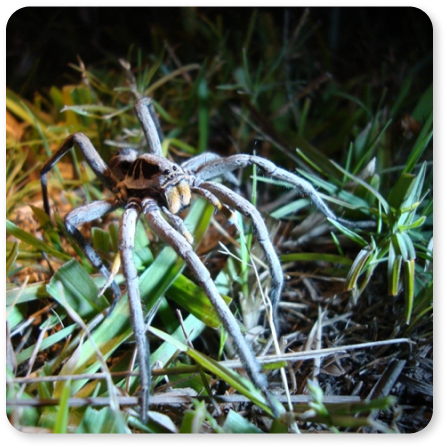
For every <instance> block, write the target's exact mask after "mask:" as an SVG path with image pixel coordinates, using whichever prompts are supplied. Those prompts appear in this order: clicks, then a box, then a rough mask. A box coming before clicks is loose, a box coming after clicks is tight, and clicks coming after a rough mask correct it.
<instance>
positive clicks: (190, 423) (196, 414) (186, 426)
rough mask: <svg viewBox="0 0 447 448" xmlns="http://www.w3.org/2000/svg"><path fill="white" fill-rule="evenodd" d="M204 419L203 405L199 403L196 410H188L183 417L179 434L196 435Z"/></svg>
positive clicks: (204, 410)
mask: <svg viewBox="0 0 447 448" xmlns="http://www.w3.org/2000/svg"><path fill="white" fill-rule="evenodd" d="M205 419H206V407H205V403H204V402H201V403H200V404H199V405H198V406H197V407H196V409H194V410H188V411H186V412H185V416H184V417H183V421H182V425H181V426H180V430H179V433H180V434H198V433H200V432H201V428H202V425H203V422H204V421H205Z"/></svg>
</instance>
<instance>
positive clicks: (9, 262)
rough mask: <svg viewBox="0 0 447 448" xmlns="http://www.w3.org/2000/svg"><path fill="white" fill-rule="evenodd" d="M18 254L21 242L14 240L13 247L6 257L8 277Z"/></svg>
mask: <svg viewBox="0 0 447 448" xmlns="http://www.w3.org/2000/svg"><path fill="white" fill-rule="evenodd" d="M17 255H19V243H18V242H17V241H14V244H13V246H12V249H11V250H10V252H9V254H8V256H7V257H6V277H9V275H10V273H11V270H12V268H13V267H14V264H15V262H16V260H17Z"/></svg>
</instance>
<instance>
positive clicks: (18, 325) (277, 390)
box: [6, 11, 433, 432]
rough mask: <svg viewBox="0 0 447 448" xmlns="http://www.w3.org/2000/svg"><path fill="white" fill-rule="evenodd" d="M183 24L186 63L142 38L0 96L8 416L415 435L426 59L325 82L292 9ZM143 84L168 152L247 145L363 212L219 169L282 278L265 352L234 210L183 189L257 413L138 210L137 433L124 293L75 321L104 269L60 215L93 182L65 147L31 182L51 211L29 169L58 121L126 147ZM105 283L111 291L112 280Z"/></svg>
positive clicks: (203, 304)
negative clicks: (233, 325)
mask: <svg viewBox="0 0 447 448" xmlns="http://www.w3.org/2000/svg"><path fill="white" fill-rule="evenodd" d="M196 19H197V23H196V29H195V35H194V38H195V39H196V41H197V42H200V45H199V46H200V48H201V53H200V56H196V57H191V58H190V59H188V60H183V59H182V56H183V55H179V54H177V53H176V48H174V47H170V46H169V44H166V45H164V46H163V45H162V44H161V43H159V51H157V52H154V53H151V54H146V53H145V52H143V51H142V50H141V49H136V48H131V49H130V50H129V53H128V55H127V57H126V58H123V59H121V60H120V61H118V59H117V60H116V63H115V64H114V65H107V66H104V65H101V64H97V65H95V64H93V65H92V66H89V67H85V66H84V64H83V62H82V59H79V60H78V61H73V64H72V70H73V73H74V74H75V75H76V76H73V77H74V78H77V82H76V83H72V84H69V85H64V86H62V87H56V86H54V87H52V88H51V89H49V90H48V91H45V92H41V93H36V95H35V97H34V100H33V101H28V100H25V99H24V98H22V97H20V96H19V95H18V94H16V93H15V92H13V91H12V90H7V118H8V121H7V166H6V172H7V179H6V212H7V226H6V227H7V242H6V259H7V277H8V284H7V292H6V296H7V317H8V350H7V355H8V359H7V360H8V381H7V397H8V400H10V401H9V403H8V404H9V405H8V416H9V418H10V421H11V422H12V423H13V424H14V426H16V427H17V428H19V429H22V430H28V431H29V430H31V431H33V430H37V427H39V430H43V429H44V428H45V429H46V430H48V431H54V432H67V431H68V432H129V431H139V432H297V431H300V432H324V431H333V432H343V431H348V432H357V431H360V432H376V431H380V432H388V431H390V432H415V431H418V430H420V429H422V428H423V427H425V426H426V425H427V424H428V422H429V420H430V418H431V412H432V393H433V392H432V386H431V384H432V342H433V339H432V337H433V329H432V313H433V311H432V307H433V303H432V299H433V275H432V261H433V239H432V235H433V228H432V225H433V195H432V177H433V164H432V159H433V156H432V123H433V112H432V103H433V89H432V85H431V80H428V81H427V80H425V78H423V77H421V76H420V70H421V67H424V65H426V64H431V60H430V59H429V58H428V59H427V58H423V59H421V60H420V61H417V62H415V63H414V64H413V65H409V64H408V62H407V61H402V62H399V61H397V62H396V63H395V64H384V65H383V66H382V67H380V68H378V69H377V70H376V71H374V72H372V73H371V72H365V73H364V74H362V75H361V76H356V77H352V78H346V77H345V78H344V79H343V80H342V81H340V80H339V79H337V78H336V77H334V76H332V75H331V73H330V72H329V70H328V69H329V68H330V67H325V66H324V64H323V63H322V58H320V54H318V55H317V54H315V53H312V52H310V51H309V50H308V47H309V46H310V43H311V42H312V40H313V39H317V38H318V32H317V31H316V29H315V27H314V26H313V24H312V21H311V18H309V16H308V13H307V12H304V13H303V14H302V15H301V16H300V17H299V20H298V19H297V20H296V23H294V26H293V27H292V26H291V27H290V30H289V33H284V32H282V31H280V30H279V29H277V28H275V26H274V25H273V23H272V21H271V18H270V17H269V15H268V14H267V13H263V12H262V11H254V12H253V13H252V15H251V16H250V19H249V22H248V24H247V31H246V34H245V36H244V39H243V45H240V46H237V45H236V44H235V42H233V41H232V40H231V39H230V38H228V35H227V34H226V33H225V31H224V29H225V28H224V27H223V25H222V23H221V22H219V21H218V20H217V21H215V22H213V21H212V20H210V19H209V18H207V17H206V16H198V17H196ZM154 39H155V37H154ZM321 45H323V44H321ZM155 47H156V46H155ZM260 48H262V49H263V51H262V54H261V53H260ZM322 50H324V51H325V52H327V53H329V49H328V48H323V49H322ZM324 51H322V53H324ZM183 57H185V56H183ZM81 58H82V55H81ZM399 64H400V65H399ZM142 96H151V97H152V98H153V100H154V103H155V107H156V110H157V113H158V114H159V117H160V120H161V122H162V127H163V131H164V134H165V140H164V142H163V150H164V153H165V155H167V156H168V157H172V158H173V159H175V160H179V161H180V160H185V159H187V158H188V157H191V156H193V155H196V154H200V153H202V152H204V151H206V150H212V151H214V152H217V153H219V154H220V155H222V156H226V155H230V154H235V153H256V154H257V155H260V156H263V157H266V158H268V159H269V160H271V161H273V162H274V163H276V164H278V165H279V166H282V167H284V168H286V169H288V170H290V171H292V172H296V173H298V174H299V175H301V176H303V177H305V178H306V179H308V180H309V181H310V182H311V183H312V184H313V185H314V186H315V187H316V188H317V189H318V191H319V193H320V194H321V195H322V197H323V198H324V199H325V200H326V201H327V203H328V204H329V205H330V207H331V208H332V209H333V210H334V211H335V212H336V213H337V215H339V216H343V217H345V218H348V219H350V220H354V221H355V220H370V221H372V222H373V225H372V226H371V228H369V229H367V230H361V231H360V230H355V229H347V228H344V227H342V226H340V225H338V224H337V223H331V222H328V221H327V220H326V219H323V217H322V216H321V215H320V214H319V213H317V212H316V211H315V210H314V209H313V207H312V204H311V203H309V200H308V199H306V198H300V197H296V195H294V192H293V191H292V190H290V189H287V186H285V185H281V184H280V185H278V182H274V181H273V180H272V179H269V178H265V177H263V174H262V173H261V172H256V170H252V169H247V170H245V172H241V173H237V174H238V176H239V179H240V180H241V194H243V195H244V196H245V197H247V198H249V199H250V200H251V201H252V202H253V203H254V204H256V206H257V207H258V209H259V210H260V211H261V212H262V214H263V216H264V217H265V220H266V223H267V225H268V227H269V229H270V230H271V237H272V239H273V241H274V244H275V248H276V249H277V252H278V254H279V255H280V258H281V262H282V264H283V269H284V273H285V276H286V285H285V288H284V291H283V297H282V302H281V306H280V326H281V328H280V331H281V335H282V339H281V340H280V341H279V342H280V344H279V345H280V347H281V352H280V353H279V354H278V353H275V350H274V348H273V347H274V344H273V345H272V341H271V332H270V329H269V326H268V322H267V321H266V320H265V313H264V312H263V301H262V295H263V294H262V293H264V294H268V290H269V275H268V271H267V270H266V267H265V264H264V263H263V262H262V254H261V252H260V251H258V248H257V245H256V239H255V238H252V234H251V226H250V222H248V221H245V220H242V219H240V220H239V223H238V224H239V225H238V228H239V230H236V228H235V227H234V226H231V225H229V224H228V223H227V222H226V221H225V219H224V218H222V217H221V216H220V215H218V214H214V212H213V210H212V208H211V207H210V206H209V205H207V204H206V203H204V202H202V201H201V200H199V199H197V200H196V201H195V203H194V205H193V206H192V207H191V210H190V211H189V212H187V213H186V214H185V215H184V217H185V219H186V225H187V227H188V229H189V230H190V232H191V233H193V234H194V236H195V240H196V244H197V247H196V251H197V253H198V254H199V255H200V256H201V257H202V260H204V262H205V263H206V266H207V267H208V269H209V270H210V272H211V273H212V276H213V279H214V281H215V283H216V284H217V285H218V287H219V289H220V291H221V292H222V294H223V295H224V297H225V298H226V299H227V300H228V303H229V304H230V305H229V306H230V307H231V309H232V310H233V311H234V313H235V314H236V316H237V317H238V319H239V320H240V322H241V324H242V325H243V328H244V330H245V331H247V332H249V333H250V336H247V338H248V340H250V342H251V343H252V345H253V348H254V350H255V351H256V353H257V354H258V355H259V357H260V359H264V357H265V359H264V361H263V363H264V365H265V368H266V373H267V375H268V378H269V384H270V388H271V390H272V392H273V393H274V394H275V396H276V397H277V398H278V400H279V401H280V402H281V404H282V406H283V410H284V412H283V413H282V415H281V416H280V417H279V418H277V419H274V418H273V417H272V415H271V413H270V410H269V409H268V407H266V405H265V400H264V398H263V397H262V395H261V394H260V393H259V392H258V391H257V390H256V389H255V388H254V387H253V385H252V384H251V383H250V382H249V380H248V379H247V378H245V377H244V376H243V371H242V370H237V365H236V368H235V370H233V369H234V366H233V365H231V364H228V363H227V364H225V362H216V360H217V361H224V360H229V359H231V358H232V356H233V350H232V344H231V337H229V336H228V335H227V334H225V333H224V332H223V331H222V330H220V329H219V321H218V318H217V316H216V315H215V314H214V313H213V310H212V308H211V305H210V304H209V303H208V300H207V298H206V296H205V294H204V293H203V292H202V291H201V290H200V288H199V287H197V286H196V285H195V283H194V279H193V278H192V277H191V276H190V275H189V273H188V271H187V270H184V266H183V262H182V261H181V260H179V259H178V258H177V257H176V256H175V254H174V252H173V250H172V249H170V248H167V247H165V246H164V245H163V244H161V243H160V242H159V241H157V240H156V239H155V238H154V237H153V235H151V233H150V231H149V230H148V228H147V226H146V225H145V224H144V223H143V222H141V223H140V224H139V227H138V229H137V237H136V248H135V262H136V264H137V267H138V270H139V275H140V289H141V294H142V300H143V301H144V306H145V310H146V312H148V313H149V312H150V311H151V309H152V308H153V307H154V305H155V304H156V303H157V304H158V305H159V307H158V309H157V312H156V314H155V316H154V318H153V321H152V324H151V325H152V327H151V343H152V357H151V361H152V365H153V374H154V375H153V395H154V397H153V402H152V406H151V415H150V421H149V424H148V425H147V426H144V425H142V424H141V422H139V420H138V414H137V412H136V410H135V409H134V408H135V406H136V399H135V397H136V396H137V395H138V377H137V376H135V375H131V374H130V373H129V372H130V371H134V370H135V367H134V366H133V344H132V331H131V327H130V324H129V320H128V310H127V306H126V305H127V304H126V300H127V299H126V296H125V294H124V295H123V299H122V300H121V301H120V303H119V304H118V306H117V307H116V309H115V310H114V312H113V313H112V314H111V315H110V316H109V317H108V318H106V319H104V320H103V321H102V322H100V323H99V325H98V326H97V327H96V328H95V330H94V331H93V332H92V334H91V335H90V334H89V332H86V326H87V325H89V324H90V323H91V322H92V321H93V320H94V319H97V318H98V316H101V313H102V312H103V311H104V310H105V309H106V308H107V306H108V303H109V302H108V297H107V293H106V294H105V295H102V296H100V297H98V291H99V288H100V287H101V286H102V284H103V283H104V279H103V278H101V277H100V276H98V274H97V273H96V272H95V271H94V269H93V268H92V267H91V266H90V264H89V263H88V261H87V260H86V258H85V256H84V255H83V254H82V252H81V251H80V250H79V248H78V247H77V246H76V245H75V244H74V242H73V241H71V240H70V238H69V237H68V236H67V232H66V231H65V229H64V226H63V220H62V218H63V216H64V215H65V214H66V213H67V212H68V211H69V210H71V209H72V208H74V207H76V206H78V205H81V204H83V203H85V202H90V201H92V200H96V199H101V198H104V197H107V194H108V193H107V191H106V189H105V188H103V186H102V185H101V184H100V183H99V182H98V180H97V179H95V177H94V175H93V173H92V172H91V170H90V168H89V167H88V166H87V165H86V164H85V163H83V161H82V157H81V155H80V153H78V152H77V151H74V150H73V151H71V153H70V154H69V155H68V156H66V157H65V158H64V159H62V161H61V162H60V163H59V164H58V165H57V167H56V168H55V169H54V170H53V171H52V175H51V177H50V183H49V186H50V196H51V201H52V204H51V205H52V208H53V209H54V210H55V216H54V219H53V220H50V219H49V217H48V216H47V215H46V214H45V213H44V212H43V206H42V197H41V192H40V180H39V169H40V167H41V166H42V164H43V163H44V162H45V160H46V159H47V158H48V157H49V155H50V154H51V153H52V152H54V151H55V150H56V149H57V148H58V146H59V145H60V144H61V142H62V141H63V140H64V139H65V138H66V137H67V136H68V135H69V134H70V133H73V132H83V133H85V134H86V135H87V136H88V137H89V138H90V139H91V141H92V142H93V144H94V146H95V147H96V148H97V149H98V151H99V153H100V155H101V156H102V157H103V159H104V160H105V161H108V160H109V159H110V157H111V155H112V154H113V152H114V151H115V150H116V149H117V148H119V147H123V146H132V147H135V148H139V149H140V150H141V151H144V150H145V143H144V139H143V135H142V132H141V130H140V128H139V126H138V121H137V119H136V117H135V114H134V112H133V104H134V102H135V100H136V99H138V98H140V97H142ZM118 217H119V212H117V213H114V214H111V215H109V216H107V217H105V218H104V219H103V220H102V221H100V222H94V223H93V225H92V226H84V227H83V229H82V230H83V233H85V235H88V236H89V237H90V238H91V239H92V241H93V246H94V248H95V249H96V250H97V251H98V253H100V254H101V256H102V258H103V260H105V261H106V263H108V264H109V265H112V263H113V262H114V259H115V257H116V254H117V253H118V248H117V232H118ZM116 280H117V282H118V283H120V284H121V287H122V291H123V292H125V282H124V278H123V276H122V275H121V273H118V274H117V277H116ZM159 299H161V300H159ZM230 301H231V303H230ZM177 309H179V310H180V312H181V315H182V316H183V319H180V318H179V315H178V314H177ZM185 335H187V339H186V338H185ZM93 341H94V342H93ZM321 350H323V351H321ZM269 355H271V356H270V357H269ZM281 369H284V370H283V372H284V373H285V377H286V378H287V381H286V384H285V383H284V381H283V375H282V374H281V373H280V372H281ZM98 372H101V375H102V376H99V375H97V373H98ZM123 372H124V373H123ZM55 376H56V377H58V378H59V380H58V379H57V378H55ZM45 378H46V380H45ZM76 399H79V401H77V402H76ZM21 400H24V401H23V402H21ZM83 400H84V401H83ZM126 400H127V401H126ZM223 400H226V401H223ZM23 404H27V406H23ZM38 404H40V405H39V406H38Z"/></svg>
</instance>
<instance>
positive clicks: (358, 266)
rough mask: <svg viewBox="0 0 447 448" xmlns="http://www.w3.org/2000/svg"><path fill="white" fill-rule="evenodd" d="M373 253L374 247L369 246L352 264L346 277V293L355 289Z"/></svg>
mask: <svg viewBox="0 0 447 448" xmlns="http://www.w3.org/2000/svg"><path fill="white" fill-rule="evenodd" d="M373 252H374V247H372V246H369V245H368V246H367V247H365V248H363V249H362V250H361V251H360V252H359V253H358V255H357V257H356V258H355V260H354V261H353V263H352V266H351V269H350V270H349V272H348V275H347V276H346V284H345V290H346V291H350V290H351V289H353V288H354V287H355V285H356V283H357V280H358V277H359V276H360V274H361V273H362V270H363V267H364V266H365V263H366V262H367V261H368V259H369V257H370V256H371V254H372V253H373Z"/></svg>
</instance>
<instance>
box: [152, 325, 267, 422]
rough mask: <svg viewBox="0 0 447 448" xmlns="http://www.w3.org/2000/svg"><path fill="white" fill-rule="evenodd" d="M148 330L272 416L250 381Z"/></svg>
mask: <svg viewBox="0 0 447 448" xmlns="http://www.w3.org/2000/svg"><path fill="white" fill-rule="evenodd" d="M149 328H150V331H151V333H153V334H154V335H156V336H158V337H159V338H160V339H162V340H164V341H166V342H169V343H170V344H172V345H173V346H174V347H175V348H176V349H178V350H181V351H182V352H185V353H186V354H187V355H188V356H190V357H191V358H192V359H194V361H196V362H197V363H198V364H199V365H201V366H202V367H203V368H204V369H206V370H208V371H209V372H211V373H214V374H215V375H217V376H218V377H219V378H221V379H223V380H224V381H225V382H227V383H228V384H229V385H230V386H232V387H234V388H235V389H236V390H237V391H238V392H240V393H241V394H243V395H245V396H246V397H247V398H249V399H250V400H251V401H253V403H255V404H257V405H258V406H259V407H261V408H262V409H263V410H264V411H265V412H267V413H268V414H269V415H272V410H271V409H270V407H269V405H268V404H267V402H266V400H265V398H264V397H263V395H262V394H261V393H260V392H259V391H258V390H257V389H256V388H255V387H254V386H253V384H252V383H251V382H250V381H248V380H247V379H245V378H243V377H241V376H239V375H237V374H236V373H235V372H233V371H231V370H230V369H228V368H226V367H224V366H223V365H221V364H219V363H218V362H217V361H215V360H213V359H211V358H209V357H208V356H206V355H204V354H203V353H201V352H199V351H197V350H195V349H193V348H191V347H188V346H187V345H185V344H184V343H182V342H180V341H178V340H177V339H175V338H174V337H172V336H170V335H168V334H167V333H164V332H163V331H161V330H159V329H157V328H154V327H149Z"/></svg>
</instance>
